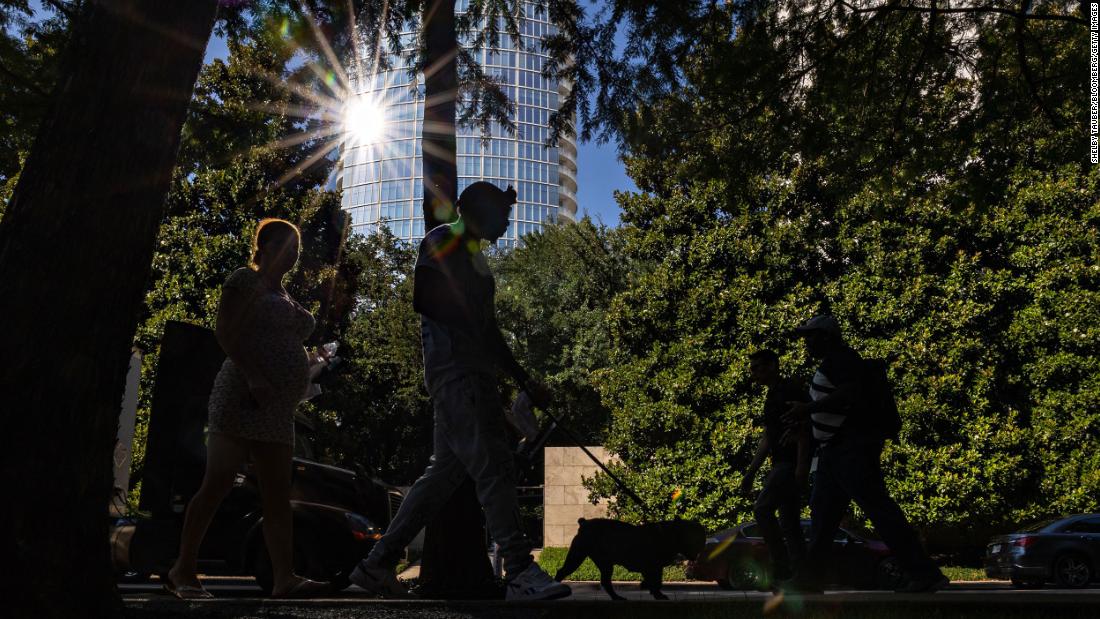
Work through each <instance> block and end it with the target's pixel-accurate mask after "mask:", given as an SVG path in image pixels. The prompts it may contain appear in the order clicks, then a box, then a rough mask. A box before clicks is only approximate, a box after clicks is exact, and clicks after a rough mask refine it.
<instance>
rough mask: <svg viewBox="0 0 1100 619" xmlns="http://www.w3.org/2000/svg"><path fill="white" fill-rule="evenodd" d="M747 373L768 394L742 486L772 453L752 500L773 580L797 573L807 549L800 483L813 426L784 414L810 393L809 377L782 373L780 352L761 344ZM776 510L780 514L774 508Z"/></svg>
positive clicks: (806, 469) (807, 468)
mask: <svg viewBox="0 0 1100 619" xmlns="http://www.w3.org/2000/svg"><path fill="white" fill-rule="evenodd" d="M749 377H750V378H751V380H752V382H754V383H756V384H758V385H761V386H763V387H766V388H767V395H766V396H765V398H764V435H763V436H762V437H760V443H759V444H758V445H757V448H756V455H755V456H753V459H752V463H751V464H750V465H749V468H748V470H747V471H745V475H744V477H742V481H741V490H742V492H745V493H747V492H749V491H751V490H752V484H753V480H754V479H755V478H756V473H757V471H759V470H760V466H761V465H762V464H763V463H764V459H765V458H767V457H769V456H770V458H771V471H770V472H769V473H768V475H767V477H765V478H764V487H763V488H761V490H760V494H759V495H758V496H757V497H756V501H755V502H754V503H753V508H752V511H753V515H754V516H755V517H756V522H757V524H759V525H760V534H761V535H762V536H763V537H764V543H765V544H766V545H767V547H768V553H769V554H770V555H771V560H772V572H771V573H772V582H778V581H780V580H785V579H787V578H790V577H791V576H792V575H793V567H794V565H797V564H798V563H799V562H801V561H802V558H803V557H804V556H805V554H806V542H805V540H803V538H802V519H801V514H800V512H801V511H802V500H801V499H802V489H803V488H805V487H806V478H807V475H808V474H809V471H810V446H811V442H812V439H811V438H810V432H809V427H808V425H807V424H805V423H795V424H791V423H787V422H785V421H784V420H783V419H782V416H783V414H784V413H785V412H786V411H787V402H792V401H801V400H806V399H809V398H808V396H807V395H806V385H805V383H803V382H801V381H798V380H794V379H791V378H784V377H783V376H782V375H781V374H780V373H779V355H777V354H776V353H775V351H772V350H767V349H765V350H758V351H756V352H754V353H752V354H751V355H749ZM777 513H778V517H776V514H777Z"/></svg>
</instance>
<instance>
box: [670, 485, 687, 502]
mask: <svg viewBox="0 0 1100 619" xmlns="http://www.w3.org/2000/svg"><path fill="white" fill-rule="evenodd" d="M683 494H684V491H683V490H681V489H680V488H677V489H675V490H673V491H672V502H673V503H675V502H676V501H679V500H680V497H681V496H683Z"/></svg>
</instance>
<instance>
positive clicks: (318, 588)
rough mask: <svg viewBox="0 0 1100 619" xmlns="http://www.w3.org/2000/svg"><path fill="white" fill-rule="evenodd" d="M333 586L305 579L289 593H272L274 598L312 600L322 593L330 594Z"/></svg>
mask: <svg viewBox="0 0 1100 619" xmlns="http://www.w3.org/2000/svg"><path fill="white" fill-rule="evenodd" d="M331 588H332V585H330V584H329V583H327V582H318V581H316V580H310V579H308V578H303V579H301V580H299V581H298V584H296V585H294V586H293V587H291V588H290V589H288V590H287V591H284V592H282V593H278V594H276V593H272V594H271V597H273V598H279V599H282V598H311V597H315V596H317V595H320V594H322V593H329V591H330V590H331Z"/></svg>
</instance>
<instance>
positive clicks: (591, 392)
mask: <svg viewBox="0 0 1100 619" xmlns="http://www.w3.org/2000/svg"><path fill="white" fill-rule="evenodd" d="M523 240H524V244H523V246H522V247H518V248H516V249H515V250H514V251H512V252H509V253H505V254H502V255H499V256H498V257H497V258H496V259H495V260H494V261H493V263H492V266H493V268H494V271H495V273H496V276H497V315H498V320H499V322H500V325H501V327H502V329H503V330H504V331H505V332H506V333H508V334H510V335H511V336H512V342H511V344H512V348H513V351H514V352H515V354H516V358H517V359H518V360H519V361H520V363H521V364H522V365H523V366H524V367H526V368H527V369H528V371H530V372H532V373H533V374H535V375H538V376H541V377H543V378H544V380H545V381H546V382H547V384H548V385H549V386H550V387H551V388H552V389H553V391H554V397H555V402H554V408H555V410H556V414H557V415H558V416H559V418H562V420H563V422H564V423H565V424H566V425H568V426H569V428H570V429H572V430H573V431H574V432H577V433H578V436H579V437H581V438H583V439H585V440H586V441H587V442H588V444H594V445H598V444H602V442H603V439H604V433H605V432H606V429H607V422H608V419H609V412H608V410H607V408H606V407H605V406H604V405H603V403H602V402H601V400H600V396H599V393H598V392H597V390H596V375H597V373H598V371H599V370H601V369H603V368H605V367H606V366H607V364H608V362H609V361H610V355H611V334H610V331H609V326H608V324H607V308H608V307H609V304H610V301H611V298H612V297H613V296H614V295H615V294H617V293H619V292H620V291H622V290H624V289H625V288H626V286H627V284H628V283H629V281H630V277H631V276H630V264H629V263H628V262H627V260H626V258H625V255H624V254H623V250H622V242H621V235H620V234H619V233H618V232H617V231H615V230H611V229H608V228H607V227H606V226H603V225H599V224H596V223H594V222H593V221H592V220H591V219H588V218H585V219H582V220H581V221H579V222H576V223H564V224H562V225H560V226H549V227H546V228H545V229H543V230H542V231H539V232H535V233H532V234H528V235H527V236H525V237H523ZM550 440H551V444H571V443H570V441H569V440H568V439H567V438H566V437H564V436H561V435H560V433H559V434H558V435H555V436H553V437H551V439H550Z"/></svg>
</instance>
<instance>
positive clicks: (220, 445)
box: [168, 434, 248, 587]
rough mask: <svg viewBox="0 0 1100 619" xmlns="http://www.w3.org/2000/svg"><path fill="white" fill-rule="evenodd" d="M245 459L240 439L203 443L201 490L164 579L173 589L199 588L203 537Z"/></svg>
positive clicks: (222, 437)
mask: <svg viewBox="0 0 1100 619" xmlns="http://www.w3.org/2000/svg"><path fill="white" fill-rule="evenodd" d="M247 457H248V447H247V443H246V442H245V441H244V440H243V439H239V438H236V437H233V436H228V435H225V434H210V435H209V436H208V438H207V441H206V472H205V473H204V474H203V478H202V486H201V487H200V488H199V491H198V492H197V493H195V496H194V497H192V498H191V502H190V503H188V504H187V514H186V515H185V516H184V518H183V531H182V532H181V533H180V551H179V557H178V558H177V559H176V564H175V565H173V566H172V569H171V570H169V571H168V578H169V579H170V580H171V581H172V583H174V584H175V585H177V586H184V585H190V586H194V587H197V586H199V579H198V576H197V575H196V571H197V570H198V558H199V546H200V545H201V544H202V538H203V537H205V536H206V529H207V528H208V527H209V526H210V521H211V520H213V519H214V514H215V513H216V512H217V511H218V506H219V505H221V502H222V500H223V499H225V496H226V495H227V494H229V491H230V490H232V489H233V481H234V479H236V477H237V473H238V471H240V470H241V465H243V464H244V463H245V460H246V459H247Z"/></svg>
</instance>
